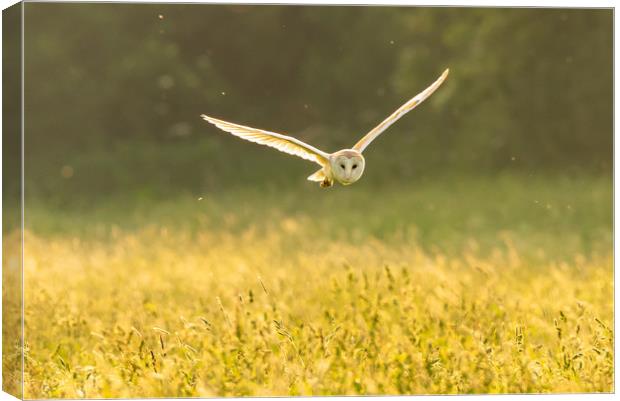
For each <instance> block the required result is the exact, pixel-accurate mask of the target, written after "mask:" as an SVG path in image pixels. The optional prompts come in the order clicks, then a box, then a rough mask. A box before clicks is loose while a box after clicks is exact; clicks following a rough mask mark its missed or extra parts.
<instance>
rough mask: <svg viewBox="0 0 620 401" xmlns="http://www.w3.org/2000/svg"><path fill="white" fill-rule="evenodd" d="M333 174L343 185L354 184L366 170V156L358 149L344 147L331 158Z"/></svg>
mask: <svg viewBox="0 0 620 401" xmlns="http://www.w3.org/2000/svg"><path fill="white" fill-rule="evenodd" d="M329 163H330V167H331V170H332V175H333V176H334V178H335V179H336V181H338V182H339V183H341V184H342V185H349V184H353V183H354V182H355V181H357V180H359V179H360V177H361V176H362V173H363V172H364V156H362V154H361V153H360V152H358V151H356V150H352V149H344V150H340V151H338V152H336V153H333V154H332V155H331V157H330V158H329Z"/></svg>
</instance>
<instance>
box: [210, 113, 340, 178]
mask: <svg viewBox="0 0 620 401" xmlns="http://www.w3.org/2000/svg"><path fill="white" fill-rule="evenodd" d="M201 117H202V118H203V119H204V120H206V121H208V122H209V123H211V124H213V125H215V126H216V127H218V128H219V129H221V130H222V131H226V132H229V133H231V134H233V135H235V136H238V137H239V138H241V139H245V140H246V141H250V142H255V143H258V144H261V145H265V146H270V147H272V148H275V149H277V150H279V151H281V152H284V153H288V154H290V155H294V156H298V157H301V158H302V159H306V160H310V161H313V162H315V163H317V164H319V165H320V166H324V165H325V164H326V163H327V158H328V157H329V154H327V153H325V152H323V151H321V150H319V149H317V148H315V147H314V146H310V145H308V144H307V143H304V142H302V141H300V140H299V139H295V138H293V137H290V136H287V135H282V134H277V133H275V132H269V131H263V130H260V129H256V128H250V127H246V126H243V125H239V124H233V123H229V122H226V121H222V120H218V119H217V118H213V117H209V116H207V115H204V114H202V115H201Z"/></svg>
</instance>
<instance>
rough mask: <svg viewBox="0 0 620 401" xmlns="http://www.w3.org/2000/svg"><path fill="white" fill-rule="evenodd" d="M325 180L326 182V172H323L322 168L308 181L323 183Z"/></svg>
mask: <svg viewBox="0 0 620 401" xmlns="http://www.w3.org/2000/svg"><path fill="white" fill-rule="evenodd" d="M323 180H325V171H323V169H322V168H321V169H320V170H319V171H317V172H316V173H314V174H312V175H311V176H310V177H308V181H316V182H321V181H323Z"/></svg>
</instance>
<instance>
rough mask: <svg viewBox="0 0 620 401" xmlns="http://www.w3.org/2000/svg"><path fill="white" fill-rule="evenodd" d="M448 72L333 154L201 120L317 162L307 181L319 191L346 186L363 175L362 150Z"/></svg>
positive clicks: (290, 140)
mask: <svg viewBox="0 0 620 401" xmlns="http://www.w3.org/2000/svg"><path fill="white" fill-rule="evenodd" d="M448 72H449V69H446V70H445V71H444V72H443V74H441V76H440V77H439V78H438V79H437V80H436V81H435V82H433V84H432V85H431V86H429V87H428V88H426V89H424V90H423V91H422V92H420V93H419V94H418V95H416V96H415V97H413V98H412V99H410V100H409V101H408V102H407V103H405V104H403V105H402V106H400V108H399V109H398V110H396V111H395V112H394V113H392V114H391V115H390V116H389V117H388V118H386V119H385V120H384V121H383V122H382V123H381V124H379V125H377V126H376V127H375V128H373V129H372V130H371V131H370V132H369V133H367V134H366V135H364V137H363V138H362V139H360V140H359V142H357V143H356V144H355V145H354V146H353V147H352V148H351V149H342V150H339V151H337V152H334V153H326V152H323V151H322V150H319V149H317V148H315V147H314V146H311V145H308V144H307V143H304V142H302V141H300V140H299V139H296V138H293V137H290V136H287V135H283V134H278V133H275V132H270V131H263V130H260V129H256V128H250V127H246V126H243V125H239V124H233V123H229V122H226V121H222V120H218V119H217V118H213V117H209V116H207V115H204V114H203V115H201V117H202V118H203V119H205V120H206V121H208V122H209V123H211V124H213V125H215V126H216V127H218V128H219V129H221V130H223V131H226V132H229V133H231V134H233V135H235V136H238V137H240V138H242V139H245V140H247V141H250V142H256V143H258V144H261V145H266V146H270V147H272V148H275V149H277V150H279V151H281V152H285V153H288V154H291V155H294V156H298V157H301V158H302V159H306V160H309V161H312V162H315V163H317V164H318V165H320V166H321V168H320V169H319V170H318V171H317V172H315V173H314V174H312V175H311V176H309V177H308V180H310V181H317V182H320V185H321V187H323V188H325V187H331V186H332V185H333V184H334V181H338V182H339V183H340V184H342V185H350V184H353V183H354V182H356V181H357V180H359V179H360V177H361V176H362V173H363V172H364V167H365V161H364V156H362V152H363V151H364V149H366V147H367V146H368V145H370V143H371V142H372V141H373V140H374V139H375V138H376V137H378V136H379V135H380V134H381V133H382V132H383V131H385V130H386V129H387V128H388V127H389V126H390V125H392V124H394V122H396V120H398V119H399V118H401V117H402V116H404V115H405V114H406V113H408V112H409V111H411V110H413V109H414V108H415V107H416V106H417V105H419V104H420V103H422V102H423V101H424V100H425V99H426V98H427V97H429V96H430V95H431V94H432V93H433V92H435V90H436V89H437V88H439V86H440V85H441V84H442V83H443V81H444V80H445V79H446V77H447V76H448Z"/></svg>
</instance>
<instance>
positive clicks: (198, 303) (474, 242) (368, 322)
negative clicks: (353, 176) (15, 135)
mask: <svg viewBox="0 0 620 401" xmlns="http://www.w3.org/2000/svg"><path fill="white" fill-rule="evenodd" d="M611 200H612V188H611V179H610V178H609V177H602V178H596V177H573V178H566V177H559V176H558V177H555V176H548V177H525V176H514V175H505V176H496V177H488V178H467V177H461V178H456V177H453V178H451V179H448V178H446V179H442V178H437V179H434V180H431V179H429V180H422V181H419V182H417V183H416V184H415V185H411V184H410V185H409V186H405V187H397V186H395V185H386V186H385V187H382V188H380V189H379V188H377V187H376V186H368V185H366V186H365V185H364V181H363V180H362V181H361V182H360V183H358V184H356V185H354V186H351V187H347V188H342V187H337V188H333V189H331V190H327V191H326V190H321V189H319V188H318V187H315V186H314V185H311V184H307V183H305V182H301V181H300V183H299V185H297V186H294V187H293V188H292V189H287V190H284V192H283V193H279V191H278V190H277V189H272V190H268V191H266V190H263V191H259V190H257V189H256V190H254V189H246V190H241V189H237V190H232V189H231V190H227V191H225V192H222V193H207V194H185V195H179V196H178V197H175V198H169V199H168V200H164V201H161V202H148V201H143V202H137V201H134V202H130V201H128V200H127V199H123V198H118V199H112V198H111V199H109V201H106V202H100V203H98V204H96V205H93V206H92V207H91V208H77V209H74V210H71V211H67V209H63V210H60V209H58V210H56V209H52V208H49V207H46V205H45V203H44V200H39V201H34V200H33V201H32V202H31V203H30V204H28V205H27V215H26V225H27V231H26V233H25V238H26V249H25V266H24V269H25V275H26V279H25V280H26V281H25V291H26V292H25V311H26V312H25V337H26V343H27V344H26V350H27V354H26V367H25V368H26V385H25V394H24V395H25V396H26V397H28V398H45V397H71V398H74V397H92V398H97V397H138V396H142V397H161V396H167V397H174V396H223V395H230V396H232V395H297V394H304V395H310V394H315V395H319V394H324V395H327V394H329V395H337V394H427V393H428V394H437V393H518V392H610V391H613V390H614V386H613V358H614V355H613V331H612V330H613V267H612V266H613V255H612V203H611ZM9 240H10V239H9ZM14 240H15V239H14ZM5 362H6V361H5Z"/></svg>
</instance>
